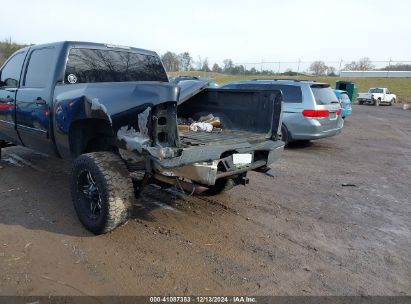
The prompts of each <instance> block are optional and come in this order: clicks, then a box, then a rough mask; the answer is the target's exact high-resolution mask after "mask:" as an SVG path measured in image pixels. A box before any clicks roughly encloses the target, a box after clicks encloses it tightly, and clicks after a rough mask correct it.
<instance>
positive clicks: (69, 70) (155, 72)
mask: <svg viewBox="0 0 411 304" xmlns="http://www.w3.org/2000/svg"><path fill="white" fill-rule="evenodd" d="M64 81H65V83H92V82H127V81H165V82H167V81H168V78H167V74H166V72H165V70H164V67H163V65H162V63H161V61H160V59H159V58H158V57H157V56H151V55H144V54H138V53H132V52H126V51H114V50H100V49H84V48H73V49H71V50H70V54H69V56H68V61H67V65H66V72H65V75H64Z"/></svg>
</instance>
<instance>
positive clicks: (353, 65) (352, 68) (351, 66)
mask: <svg viewBox="0 0 411 304" xmlns="http://www.w3.org/2000/svg"><path fill="white" fill-rule="evenodd" d="M344 70H348V71H355V70H357V62H355V61H351V62H350V63H347V64H345V66H344Z"/></svg>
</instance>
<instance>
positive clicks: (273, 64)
mask: <svg viewBox="0 0 411 304" xmlns="http://www.w3.org/2000/svg"><path fill="white" fill-rule="evenodd" d="M353 62H355V63H357V62H356V61H355V60H342V59H341V60H337V61H322V60H317V61H303V60H298V61H264V60H262V61H260V62H257V61H256V62H236V63H234V65H235V66H242V67H243V68H241V69H239V71H240V73H242V74H247V73H250V71H253V72H254V73H261V74H290V75H293V74H307V75H312V74H316V71H315V70H313V68H315V65H317V66H318V65H319V63H322V64H323V69H322V70H321V69H320V71H317V72H320V73H319V74H320V75H327V74H331V75H340V74H341V71H344V70H361V71H363V70H367V71H368V70H373V71H374V70H376V71H378V70H385V71H398V70H402V71H411V61H409V60H406V61H398V60H386V61H369V62H367V65H369V66H368V67H367V68H366V69H363V68H362V69H355V68H354V69H353V68H352V64H353ZM313 65H314V66H313ZM350 65H351V67H349V66H350Z"/></svg>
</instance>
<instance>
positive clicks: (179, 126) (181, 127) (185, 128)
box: [178, 125, 190, 132]
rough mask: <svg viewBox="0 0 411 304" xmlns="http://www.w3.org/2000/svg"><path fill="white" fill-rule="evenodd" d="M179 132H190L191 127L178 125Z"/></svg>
mask: <svg viewBox="0 0 411 304" xmlns="http://www.w3.org/2000/svg"><path fill="white" fill-rule="evenodd" d="M178 131H180V132H184V131H190V125H178Z"/></svg>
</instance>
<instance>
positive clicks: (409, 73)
mask: <svg viewBox="0 0 411 304" xmlns="http://www.w3.org/2000/svg"><path fill="white" fill-rule="evenodd" d="M340 77H378V78H384V77H389V78H391V77H392V78H394V77H396V78H400V77H411V71H341V72H340Z"/></svg>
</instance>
